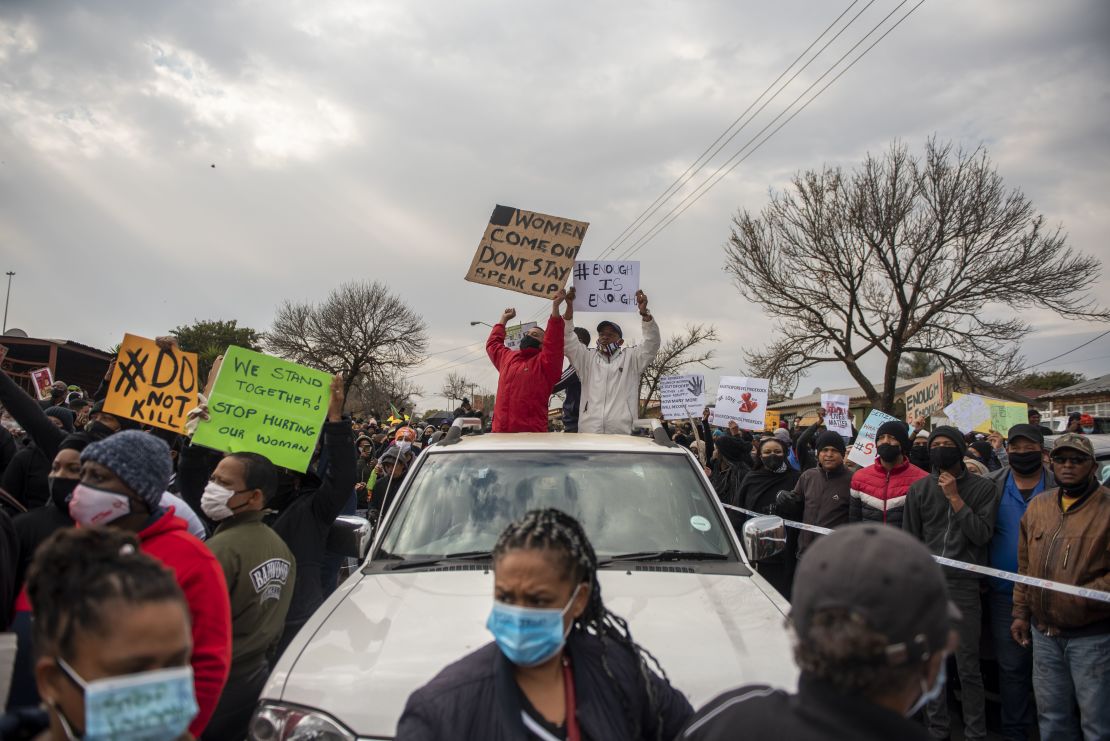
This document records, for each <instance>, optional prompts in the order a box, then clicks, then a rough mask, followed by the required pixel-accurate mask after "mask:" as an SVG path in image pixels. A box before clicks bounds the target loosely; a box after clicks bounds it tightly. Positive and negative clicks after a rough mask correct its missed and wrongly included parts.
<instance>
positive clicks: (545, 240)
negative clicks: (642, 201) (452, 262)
mask: <svg viewBox="0 0 1110 741" xmlns="http://www.w3.org/2000/svg"><path fill="white" fill-rule="evenodd" d="M587 227H589V224H588V223H586V222H585V221H574V220H572V219H564V218H560V217H558V216H548V215H547V214H540V213H536V212H534V211H523V210H521V209H517V208H513V207H512V206H500V205H498V206H495V207H494V209H493V215H492V216H490V219H489V224H488V225H487V226H486V233H485V234H483V235H482V241H481V242H479V243H478V252H477V253H475V255H474V259H473V260H472V261H471V263H470V270H469V271H468V272H467V274H466V279H467V280H468V281H470V282H471V283H481V284H483V285H487V286H497V287H498V288H506V289H508V290H510V291H516V292H518V293H524V294H527V295H529V296H540V297H542V298H554V296H555V294H556V293H558V292H559V290H560V289H561V288H563V287H564V286H565V285H566V284H567V279H568V278H569V277H570V271H571V269H572V268H573V267H574V258H575V257H577V256H578V251H579V250H580V249H582V240H583V239H585V237H586V229H587Z"/></svg>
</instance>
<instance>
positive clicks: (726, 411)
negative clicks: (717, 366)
mask: <svg viewBox="0 0 1110 741" xmlns="http://www.w3.org/2000/svg"><path fill="white" fill-rule="evenodd" d="M769 390H770V381H768V380H767V379H766V378H745V377H743V376H721V382H720V384H719V385H718V386H717V404H716V406H715V407H714V409H713V424H715V425H717V426H718V427H727V426H728V423H729V422H735V423H736V424H737V425H738V426H739V427H740V429H742V430H751V431H753V432H759V431H761V430H762V429H763V425H764V423H765V422H766V412H767V393H768V391H769Z"/></svg>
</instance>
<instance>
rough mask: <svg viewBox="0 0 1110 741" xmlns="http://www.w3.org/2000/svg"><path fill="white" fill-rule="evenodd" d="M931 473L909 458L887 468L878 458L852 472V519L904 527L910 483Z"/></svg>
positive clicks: (849, 517) (849, 513)
mask: <svg viewBox="0 0 1110 741" xmlns="http://www.w3.org/2000/svg"><path fill="white" fill-rule="evenodd" d="M928 475H929V474H927V473H925V472H924V471H922V470H921V469H920V468H918V467H917V466H915V465H913V464H912V463H910V462H909V461H906V460H904V461H903V462H902V463H900V464H899V465H897V466H895V467H894V468H892V469H890V471H887V470H886V469H885V468H883V463H882V461H878V460H877V461H875V463H873V464H872V465H870V466H868V467H867V468H861V469H860V470H858V471H856V472H855V474H853V475H852V500H851V502H850V503H849V506H848V521H849V522H861V521H867V522H883V523H886V524H889V525H894V526H895V527H902V513H903V512H904V511H905V509H904V508H905V504H906V492H907V491H909V488H910V484H912V483H913V482H915V481H917V480H919V479H923V478H925V477H926V476H928Z"/></svg>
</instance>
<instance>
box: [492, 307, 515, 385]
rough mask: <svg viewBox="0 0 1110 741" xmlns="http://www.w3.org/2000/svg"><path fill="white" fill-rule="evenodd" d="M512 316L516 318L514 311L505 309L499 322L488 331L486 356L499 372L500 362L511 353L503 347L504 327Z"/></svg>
mask: <svg viewBox="0 0 1110 741" xmlns="http://www.w3.org/2000/svg"><path fill="white" fill-rule="evenodd" d="M514 316H516V309H505V311H504V312H503V313H502V314H501V320H500V321H499V322H497V324H495V325H494V327H493V329H491V330H490V333H489V339H487V340H486V355H488V356H489V360H490V362H491V363H493V367H494V368H496V369H497V370H498V371H500V370H501V362H502V361H503V360H504V359H505V356H506V355H507V354H508V353H511V352H512V350H510V349H509V348H507V347H505V326H506V324H507V323H508V322H509V321H510V320H511V319H512V318H513V317H514Z"/></svg>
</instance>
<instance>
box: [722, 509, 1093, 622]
mask: <svg viewBox="0 0 1110 741" xmlns="http://www.w3.org/2000/svg"><path fill="white" fill-rule="evenodd" d="M722 506H723V507H724V508H725V509H731V510H735V511H737V512H743V513H744V514H746V515H749V516H751V517H768V515H767V514H765V513H763V512H753V511H752V510H750V509H744V508H743V507H734V506H733V505H731V504H723V505H722ZM770 516H771V517H778V515H770ZM782 522H783V524H784V525H786V526H787V527H793V528H797V529H798V530H806V531H809V532H811V533H818V534H820V535H828V534H829V533H831V532H832V530H831V529H829V528H827V527H818V526H817V525H807V524H806V523H804V522H796V521H794V520H786V519H784V520H783V521H782ZM933 559H934V560H935V561H936V562H937V563H939V564H940V565H941V566H949V567H951V568H954V569H962V570H964V571H971V572H974V573H976V574H983V575H984V576H993V577H996V578H998V579H1005V580H1006V581H1012V582H1016V583H1018V584H1025V585H1026V586H1030V587H1039V588H1041V589H1050V590H1052V591H1053V592H1063V593H1064V594H1070V595H1072V596H1075V597H1086V598H1087V599H1092V600H1095V601H1096V602H1110V592H1100V591H1099V590H1097V589H1086V588H1085V587H1077V586H1075V585H1074V584H1064V583H1062V582H1058V581H1049V580H1048V579H1038V578H1037V577H1035V576H1027V575H1025V574H1015V573H1014V572H1012V571H1002V570H1001V569H992V568H991V567H989V566H978V565H976V564H973V563H967V562H965V561H954V560H952V559H951V558H945V557H944V556H933Z"/></svg>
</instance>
